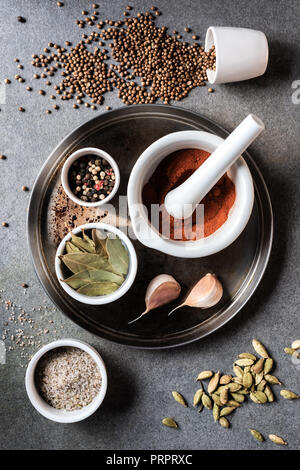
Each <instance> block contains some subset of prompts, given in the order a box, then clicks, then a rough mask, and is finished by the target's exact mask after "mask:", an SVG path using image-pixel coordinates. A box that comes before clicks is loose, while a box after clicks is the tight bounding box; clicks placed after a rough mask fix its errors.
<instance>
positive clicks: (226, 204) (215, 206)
mask: <svg viewBox="0 0 300 470" xmlns="http://www.w3.org/2000/svg"><path fill="white" fill-rule="evenodd" d="M209 156H210V154H209V153H208V152H205V151H204V150H199V149H184V150H179V151H177V152H174V153H172V154H171V155H169V156H168V157H166V158H165V159H164V160H163V161H162V162H161V163H160V164H159V165H158V167H157V168H156V170H155V172H154V173H153V175H152V176H151V178H150V180H149V182H148V183H146V185H145V186H144V188H143V194H142V198H143V202H144V204H145V206H146V207H147V209H148V214H149V215H150V207H151V205H152V204H159V205H162V204H163V202H164V200H165V196H166V194H167V193H168V192H169V191H171V189H174V188H176V187H177V186H179V185H180V184H182V183H183V182H184V181H185V180H186V179H187V178H189V176H191V175H192V174H193V173H194V172H195V171H196V170H197V168H199V167H200V166H201V165H202V164H203V163H204V162H205V160H206V159H207V158H208V157H209ZM234 201H235V186H234V184H233V182H232V181H231V179H230V178H229V177H228V175H227V174H225V175H224V176H222V178H221V179H220V180H219V181H218V182H217V184H216V185H215V186H214V187H213V188H212V189H211V190H210V192H209V193H208V194H207V195H206V196H205V198H204V199H203V200H202V201H201V203H202V204H204V237H208V236H209V235H211V234H212V233H214V232H215V231H216V230H218V228H220V227H221V225H223V224H224V222H225V221H226V220H227V218H228V214H229V211H230V209H231V207H232V206H233V203H234ZM195 215H196V214H195V213H194V214H193V215H192V216H191V218H190V219H189V220H186V221H185V224H184V227H183V221H182V220H181V219H179V220H178V219H174V218H173V217H171V216H170V215H169V214H168V213H167V211H166V210H165V209H164V207H163V208H162V210H161V213H160V217H159V227H158V229H159V231H160V233H162V226H163V224H164V223H165V221H169V222H170V238H171V239H173V240H195V239H199V238H200V237H199V232H198V234H197V223H196V217H195Z"/></svg>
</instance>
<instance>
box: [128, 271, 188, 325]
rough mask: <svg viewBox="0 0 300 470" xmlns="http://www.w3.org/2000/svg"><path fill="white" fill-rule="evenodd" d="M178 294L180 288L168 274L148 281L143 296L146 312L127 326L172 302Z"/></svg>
mask: <svg viewBox="0 0 300 470" xmlns="http://www.w3.org/2000/svg"><path fill="white" fill-rule="evenodd" d="M180 292H181V287H180V285H179V284H178V282H177V281H176V279H174V277H173V276H170V275H169V274H159V275H158V276H156V277H154V278H153V279H152V281H150V283H149V285H148V287H147V290H146V294H145V303H146V310H145V311H144V312H143V313H141V315H139V316H138V317H137V318H136V319H135V320H132V321H130V322H129V323H128V324H131V323H134V322H135V321H137V320H139V319H140V318H141V317H142V316H143V315H145V314H146V313H148V312H150V310H154V309H155V308H158V307H162V306H163V305H166V304H168V303H170V302H172V300H175V299H177V297H179V295H180Z"/></svg>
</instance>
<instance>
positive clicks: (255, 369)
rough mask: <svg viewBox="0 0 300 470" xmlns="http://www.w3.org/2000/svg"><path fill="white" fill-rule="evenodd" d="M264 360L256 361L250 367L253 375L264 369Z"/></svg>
mask: <svg viewBox="0 0 300 470" xmlns="http://www.w3.org/2000/svg"><path fill="white" fill-rule="evenodd" d="M264 363H265V360H264V358H261V359H258V361H257V362H256V363H255V364H254V365H253V366H252V367H251V370H252V372H254V374H259V373H260V372H261V371H262V370H263V368H264Z"/></svg>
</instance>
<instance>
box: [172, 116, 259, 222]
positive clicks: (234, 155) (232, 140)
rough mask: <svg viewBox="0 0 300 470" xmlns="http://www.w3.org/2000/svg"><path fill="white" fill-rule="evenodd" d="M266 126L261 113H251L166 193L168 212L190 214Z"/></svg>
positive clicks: (179, 217) (184, 217)
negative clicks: (186, 177)
mask: <svg viewBox="0 0 300 470" xmlns="http://www.w3.org/2000/svg"><path fill="white" fill-rule="evenodd" d="M264 128H265V125H264V123H263V122H262V121H261V120H260V119H259V118H258V117H257V116H255V115H254V114H249V115H248V116H247V117H246V118H245V119H244V120H243V121H242V122H241V124H240V125H239V126H238V127H237V128H236V129H235V130H234V131H233V132H232V133H231V134H230V135H229V136H228V137H227V138H226V139H225V140H224V142H222V144H221V145H219V147H218V148H217V149H216V150H215V151H214V152H213V153H212V154H211V155H210V156H209V158H208V159H207V160H206V161H205V162H204V163H203V164H202V165H201V166H200V167H199V168H198V170H196V171H195V172H194V173H193V174H192V175H191V176H190V177H189V178H188V179H187V180H186V181H185V182H184V183H182V184H181V185H180V186H178V187H177V188H175V189H173V190H172V191H170V192H169V193H168V194H167V195H166V197H165V201H164V205H165V208H166V210H167V212H168V213H169V214H170V215H171V216H173V217H175V218H176V219H186V218H188V217H190V216H191V215H192V213H193V212H194V210H195V208H196V206H197V204H199V203H200V202H201V201H202V199H203V198H204V196H205V195H206V194H207V193H208V192H209V191H210V190H211V188H212V187H213V186H214V185H215V184H216V183H217V182H218V181H219V179H220V178H221V177H222V176H223V175H224V173H226V171H227V170H228V169H229V168H230V167H231V165H232V164H233V163H234V162H235V160H237V159H238V158H239V156H240V155H241V154H242V153H243V152H244V151H245V150H246V148H247V147H248V146H249V145H250V144H251V143H252V142H253V141H254V140H255V139H256V137H257V136H258V135H259V134H260V133H261V132H262V131H263V130H264Z"/></svg>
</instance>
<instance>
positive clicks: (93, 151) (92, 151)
mask: <svg viewBox="0 0 300 470" xmlns="http://www.w3.org/2000/svg"><path fill="white" fill-rule="evenodd" d="M85 155H96V156H98V157H100V158H104V159H105V160H107V161H108V163H109V164H110V165H111V167H112V169H113V170H114V173H115V184H114V187H113V190H112V192H111V193H110V194H109V195H108V196H106V197H105V198H104V199H102V200H101V201H97V202H85V201H83V200H82V199H80V198H79V197H77V196H76V195H75V194H74V193H73V191H71V188H70V185H69V178H68V174H69V170H70V167H71V165H72V163H73V162H74V161H75V160H78V158H80V157H84V156H85ZM120 179H121V178H120V170H119V167H118V165H117V162H116V161H115V159H114V158H113V157H112V156H111V155H109V154H108V153H107V152H105V151H104V150H102V149H99V148H96V147H84V148H81V149H78V150H76V151H75V152H73V153H71V155H69V156H68V157H67V159H66V161H65V163H64V164H63V167H62V171H61V183H62V187H63V189H64V191H65V193H66V194H67V196H68V197H69V198H70V199H72V201H74V202H75V203H76V204H79V205H80V206H84V207H99V206H103V205H104V204H106V203H107V202H108V201H110V200H111V199H112V198H113V197H114V196H115V194H116V192H117V191H118V189H119V186H120Z"/></svg>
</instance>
